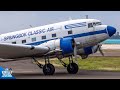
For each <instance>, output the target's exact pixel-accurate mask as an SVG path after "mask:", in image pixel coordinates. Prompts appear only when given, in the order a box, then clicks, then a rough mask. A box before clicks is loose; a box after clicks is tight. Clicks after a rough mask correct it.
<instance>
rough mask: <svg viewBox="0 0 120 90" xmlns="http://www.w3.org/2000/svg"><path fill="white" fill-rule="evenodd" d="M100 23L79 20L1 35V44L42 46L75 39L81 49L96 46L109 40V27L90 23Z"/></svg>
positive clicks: (90, 20) (94, 20)
mask: <svg viewBox="0 0 120 90" xmlns="http://www.w3.org/2000/svg"><path fill="white" fill-rule="evenodd" d="M93 22H100V21H99V20H96V19H78V20H69V21H65V22H60V23H55V24H50V25H45V26H40V27H35V28H30V29H25V30H21V31H16V32H11V33H7V34H1V35H0V43H13V44H26V45H40V44H42V43H44V42H47V41H50V40H54V39H59V38H65V37H73V38H74V39H75V42H76V43H77V44H79V48H83V47H87V46H91V45H96V44H97V43H100V42H101V41H104V40H106V39H107V38H109V34H108V32H107V30H106V27H107V25H97V24H96V25H95V26H94V25H93V27H89V26H88V24H89V23H93Z"/></svg>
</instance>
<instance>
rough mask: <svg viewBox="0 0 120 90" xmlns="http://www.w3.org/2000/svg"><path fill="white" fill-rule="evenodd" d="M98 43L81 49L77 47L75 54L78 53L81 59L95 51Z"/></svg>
mask: <svg viewBox="0 0 120 90" xmlns="http://www.w3.org/2000/svg"><path fill="white" fill-rule="evenodd" d="M98 48H99V45H95V46H90V47H85V48H83V49H79V50H78V51H77V54H78V55H80V56H81V57H82V58H83V59H85V58H87V56H88V55H89V54H93V53H96V52H97V51H98Z"/></svg>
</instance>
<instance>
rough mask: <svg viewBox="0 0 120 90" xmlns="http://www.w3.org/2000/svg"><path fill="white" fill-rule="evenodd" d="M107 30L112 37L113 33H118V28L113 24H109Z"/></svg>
mask: <svg viewBox="0 0 120 90" xmlns="http://www.w3.org/2000/svg"><path fill="white" fill-rule="evenodd" d="M107 31H108V34H109V36H110V37H111V36H112V35H113V34H115V33H116V28H114V27H112V26H107Z"/></svg>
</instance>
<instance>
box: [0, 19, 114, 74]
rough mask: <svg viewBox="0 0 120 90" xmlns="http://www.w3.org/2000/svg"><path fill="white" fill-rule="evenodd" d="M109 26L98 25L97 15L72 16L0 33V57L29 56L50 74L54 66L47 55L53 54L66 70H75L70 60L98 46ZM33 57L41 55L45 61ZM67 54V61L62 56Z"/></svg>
mask: <svg viewBox="0 0 120 90" xmlns="http://www.w3.org/2000/svg"><path fill="white" fill-rule="evenodd" d="M115 32H116V29H115V28H114V27H112V26H108V25H102V23H101V21H100V20H97V19H76V20H68V21H64V22H59V23H54V24H50V25H44V26H39V27H34V28H30V29H25V30H21V31H16V32H11V33H6V34H1V35H0V58H3V59H17V58H24V57H30V58H33V60H34V61H35V62H36V64H37V65H38V66H39V67H40V68H42V69H43V73H44V74H45V75H53V74H54V73H55V67H54V66H53V65H52V64H51V63H50V60H49V59H50V58H53V57H57V58H58V60H59V61H60V62H61V64H62V65H63V66H64V67H66V68H67V71H68V73H70V74H76V73H77V72H78V69H79V68H78V65H77V64H76V63H75V62H74V61H73V59H74V58H73V56H74V57H75V59H77V55H80V56H81V58H82V59H85V58H87V57H88V55H90V54H93V53H95V52H97V51H100V52H101V54H102V55H104V54H103V52H102V50H101V44H100V43H101V42H102V41H104V40H106V39H108V38H109V37H111V36H112V35H113V34H115ZM37 57H44V60H45V65H43V64H41V63H39V62H38V60H37V59H36V58H37ZM64 57H68V58H69V64H66V63H64V62H63V60H62V59H63V58H64Z"/></svg>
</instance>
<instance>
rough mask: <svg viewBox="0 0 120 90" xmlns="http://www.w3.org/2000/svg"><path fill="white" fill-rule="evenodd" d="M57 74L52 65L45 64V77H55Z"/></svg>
mask: <svg viewBox="0 0 120 90" xmlns="http://www.w3.org/2000/svg"><path fill="white" fill-rule="evenodd" d="M54 72H55V67H54V66H53V65H52V64H45V65H44V66H43V73H44V74H45V75H53V74H54Z"/></svg>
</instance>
